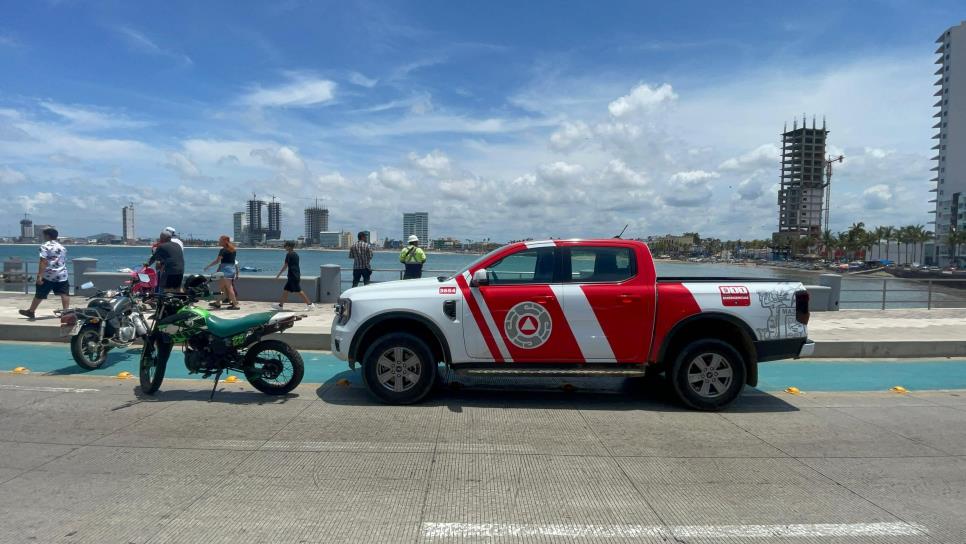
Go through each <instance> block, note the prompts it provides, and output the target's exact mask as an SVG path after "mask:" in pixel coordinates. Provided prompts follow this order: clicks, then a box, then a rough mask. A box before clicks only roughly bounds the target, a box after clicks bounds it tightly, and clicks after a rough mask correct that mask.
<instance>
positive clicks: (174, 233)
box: [161, 227, 184, 249]
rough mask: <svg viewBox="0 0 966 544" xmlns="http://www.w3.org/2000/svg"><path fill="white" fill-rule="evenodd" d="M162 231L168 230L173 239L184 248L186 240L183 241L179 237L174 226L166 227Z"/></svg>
mask: <svg viewBox="0 0 966 544" xmlns="http://www.w3.org/2000/svg"><path fill="white" fill-rule="evenodd" d="M161 232H167V233H168V234H169V235H170V236H171V241H172V242H174V243H176V244H178V245H179V246H181V249H184V242H182V241H181V238H178V232H177V231H176V230H174V227H164V230H162V231H161Z"/></svg>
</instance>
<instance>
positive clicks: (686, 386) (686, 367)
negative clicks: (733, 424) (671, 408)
mask: <svg viewBox="0 0 966 544" xmlns="http://www.w3.org/2000/svg"><path fill="white" fill-rule="evenodd" d="M745 375H746V371H745V358H744V357H742V356H741V353H739V352H738V350H736V349H735V348H734V347H733V346H732V345H731V344H729V343H727V342H723V341H721V340H713V339H707V340H695V341H694V342H691V343H690V344H687V345H686V346H684V348H683V349H681V351H680V352H678V355H677V357H675V359H674V362H673V363H672V365H671V371H670V373H669V375H668V378H669V381H670V382H671V384H672V385H673V387H674V392H675V394H676V395H677V397H678V398H679V399H680V400H681V402H683V403H684V404H686V405H688V406H690V407H691V408H694V409H697V410H706V411H714V410H720V409H722V408H724V407H725V406H727V405H728V404H730V403H731V402H732V401H733V400H735V398H737V397H738V395H739V394H740V393H741V389H742V388H743V387H744V386H745Z"/></svg>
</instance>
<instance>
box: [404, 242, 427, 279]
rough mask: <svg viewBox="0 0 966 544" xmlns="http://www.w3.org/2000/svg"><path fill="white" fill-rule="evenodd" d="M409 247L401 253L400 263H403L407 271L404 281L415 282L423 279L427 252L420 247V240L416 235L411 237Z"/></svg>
mask: <svg viewBox="0 0 966 544" xmlns="http://www.w3.org/2000/svg"><path fill="white" fill-rule="evenodd" d="M408 241H409V246H408V247H405V248H403V250H402V251H401V252H400V253H399V262H401V263H403V265H404V266H405V267H406V271H405V272H404V273H403V279H404V280H414V279H417V278H421V277H423V264H424V263H425V262H426V252H425V251H423V248H421V247H419V238H418V237H417V236H416V235H415V234H411V235H410V236H409V240H408Z"/></svg>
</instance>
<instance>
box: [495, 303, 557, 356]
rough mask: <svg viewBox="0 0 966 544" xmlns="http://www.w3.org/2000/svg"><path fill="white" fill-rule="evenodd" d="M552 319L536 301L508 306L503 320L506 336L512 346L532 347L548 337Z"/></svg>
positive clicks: (536, 346)
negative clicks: (508, 308) (508, 309)
mask: <svg viewBox="0 0 966 544" xmlns="http://www.w3.org/2000/svg"><path fill="white" fill-rule="evenodd" d="M552 327H553V321H552V320H551V319H550V313H549V312H547V310H546V309H545V308H544V307H543V306H541V305H539V304H537V303H536V302H521V303H519V304H517V305H516V306H514V307H512V308H510V311H509V312H507V314H506V319H504V320H503V329H504V330H505V331H506V337H507V339H509V340H510V342H512V343H513V345H514V346H516V347H518V348H523V349H534V348H538V347H540V346H542V345H543V343H544V342H546V341H547V339H548V338H550V330H551V328H552Z"/></svg>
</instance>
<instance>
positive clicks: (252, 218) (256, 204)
mask: <svg viewBox="0 0 966 544" xmlns="http://www.w3.org/2000/svg"><path fill="white" fill-rule="evenodd" d="M264 205H265V202H264V201H262V200H258V199H256V198H255V194H254V193H253V194H252V199H251V200H249V201H248V209H247V210H246V212H247V215H246V217H247V218H248V232H250V233H253V234H254V233H256V232H261V231H262V206H264Z"/></svg>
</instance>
